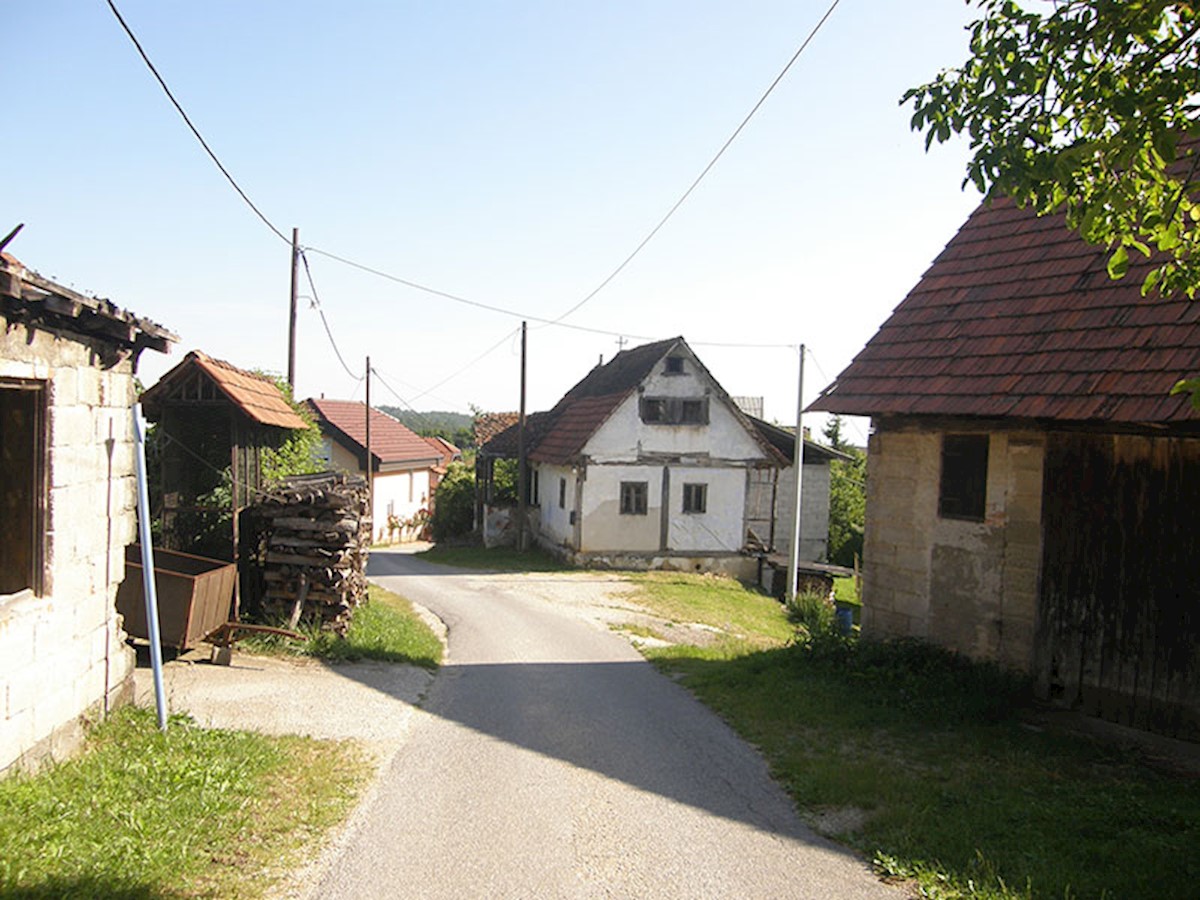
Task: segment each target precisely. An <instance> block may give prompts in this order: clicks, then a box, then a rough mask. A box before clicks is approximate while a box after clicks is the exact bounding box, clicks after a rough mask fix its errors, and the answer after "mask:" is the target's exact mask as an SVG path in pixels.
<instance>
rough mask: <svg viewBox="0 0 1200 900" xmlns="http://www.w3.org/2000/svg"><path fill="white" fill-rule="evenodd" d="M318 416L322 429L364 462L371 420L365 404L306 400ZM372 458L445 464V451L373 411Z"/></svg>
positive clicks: (379, 462) (386, 462)
mask: <svg viewBox="0 0 1200 900" xmlns="http://www.w3.org/2000/svg"><path fill="white" fill-rule="evenodd" d="M304 402H305V403H307V404H308V407H309V409H311V410H312V411H313V414H314V415H316V417H317V420H318V422H319V424H320V425H321V430H322V431H325V432H329V433H331V435H332V437H334V438H335V439H336V440H338V442H339V443H341V444H342V445H343V446H345V447H346V449H348V450H350V451H351V452H353V453H355V454H357V455H358V456H359V457H360V460H361V459H362V458H364V457H365V454H366V452H367V448H366V444H367V419H366V410H367V406H366V404H365V403H361V402H359V401H357V400H326V399H325V398H324V397H322V398H320V399H311V398H310V399H308V400H306V401H304ZM371 456H372V457H374V459H375V463H376V465H389V464H396V463H427V464H429V465H431V466H434V465H439V464H441V462H442V454H441V451H439V450H436V449H434V447H433V446H431V445H430V444H429V443H428V442H427V441H426V440H425V439H424V438H422V437H421V436H420V435H418V434H416V433H415V432H413V431H411V430H410V429H408V428H407V427H406V426H405V425H404V424H403V423H402V422H400V421H399V420H397V419H393V418H392V417H391V416H389V415H388V414H387V413H385V412H381V411H380V410H378V409H375V408H374V407H372V408H371Z"/></svg>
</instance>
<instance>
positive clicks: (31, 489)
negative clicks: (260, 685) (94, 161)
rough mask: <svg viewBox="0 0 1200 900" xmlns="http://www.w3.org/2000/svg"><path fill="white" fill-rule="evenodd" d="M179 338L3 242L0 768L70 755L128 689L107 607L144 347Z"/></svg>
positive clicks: (131, 505)
mask: <svg viewBox="0 0 1200 900" xmlns="http://www.w3.org/2000/svg"><path fill="white" fill-rule="evenodd" d="M176 340H178V338H177V337H176V336H175V335H174V334H172V333H171V332H170V331H168V330H167V329H165V328H163V327H162V326H161V325H158V324H156V323H154V322H152V321H150V320H149V319H145V318H143V317H141V316H137V315H135V314H133V313H130V312H128V311H126V310H123V309H121V308H119V307H117V306H116V305H115V304H113V303H112V302H110V301H109V300H105V299H101V298H98V297H92V296H88V295H85V294H81V293H79V292H77V291H74V290H72V289H70V288H68V287H65V286H63V285H60V284H56V283H54V282H53V281H50V280H49V279H47V278H44V277H42V276H40V275H38V274H37V273H36V272H33V271H30V270H29V269H27V268H26V267H25V266H23V265H22V264H21V263H20V262H18V261H17V260H16V259H14V258H13V257H12V256H9V255H8V254H0V484H2V485H3V488H4V489H3V490H2V491H0V684H3V685H4V692H3V697H4V703H3V704H2V705H0V772H2V771H5V770H8V769H11V768H12V767H14V766H22V767H32V766H35V765H36V764H38V763H39V762H40V761H42V760H44V759H46V758H55V759H61V758H63V757H65V756H67V755H69V754H70V753H71V752H72V751H73V749H74V748H75V747H76V746H77V745H78V743H79V741H80V740H81V739H82V734H83V722H84V720H85V718H91V719H94V718H96V717H97V716H102V715H104V714H106V713H107V712H108V710H110V709H111V708H113V707H114V706H116V705H118V704H120V703H123V702H126V701H128V700H130V699H132V684H133V682H132V675H133V668H134V656H133V651H132V650H131V649H130V648H128V647H126V645H125V632H124V630H123V629H122V625H121V617H120V616H119V615H118V614H117V612H116V609H115V598H116V592H117V586H118V585H119V584H120V583H121V580H122V578H123V577H124V574H125V546H126V544H128V543H129V542H131V541H132V540H133V538H134V535H135V533H136V530H137V516H136V513H135V500H136V487H135V474H134V471H135V470H134V434H133V417H132V414H131V408H132V406H133V399H134V373H135V372H136V371H137V361H138V357H139V355H140V354H141V352H142V351H143V350H145V349H152V350H155V351H158V352H163V353H165V352H167V350H168V349H169V348H170V345H171V344H172V343H173V342H175V341H176Z"/></svg>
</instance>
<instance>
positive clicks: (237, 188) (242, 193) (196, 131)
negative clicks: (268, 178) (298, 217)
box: [108, 0, 291, 244]
mask: <svg viewBox="0 0 1200 900" xmlns="http://www.w3.org/2000/svg"><path fill="white" fill-rule="evenodd" d="M108 8H109V9H111V10H112V13H113V15H114V16H116V17H117V21H118V22H120V23H121V27H122V28H123V29H124V30H125V33H126V34H127V35H129V40H131V41H133V46H134V47H136V48H137V52H138V54H139V55H140V56H141V57H142V61H143V62H145V63H146V66H147V67H148V68H149V69H150V72H151V74H152V75H154V77H155V79H156V80H157V81H158V84H159V86H160V87H161V88H162V89H163V92H164V93H166V95H167V99H168V100H170V101H171V103H172V105H173V106H174V107H175V109H176V110H177V111H178V112H179V115H180V116H182V117H183V121H184V122H185V123H186V124H187V127H188V128H190V129H191V131H192V134H194V135H195V136H196V140H198V141H199V142H200V146H201V147H203V148H204V152H205V153H207V154H208V156H209V158H210V159H211V160H212V161H213V162H214V163H216V166H217V168H218V169H220V170H221V174H222V175H224V176H225V180H226V181H228V182H229V183H230V184H231V185H233V189H234V190H235V191H237V192H238V196H239V197H241V198H242V200H243V201H245V203H246V205H247V206H249V207H250V208H251V209H252V210H254V214H255V215H256V216H258V217H259V218H260V219H262V221H263V224H264V225H266V226H267V227H268V228H270V229H271V231H273V232H275V235H276V236H277V237H278V238H279V239H280V240H281V241H283V242H284V243H285V244H290V243H291V240H289V239H288V238H287V237H285V236H284V233H283V232H282V231H280V230H279V229H278V228H276V227H275V226H274V225H273V224H272V223H271V220H270V219H268V218H267V217H266V216H265V215H264V214H263V211H262V210H261V209H259V208H258V207H257V206H255V205H254V201H252V200H251V199H250V198H249V197H248V196H247V195H246V192H245V191H243V190H242V188H241V185H239V184H238V183H237V181H235V180H234V177H233V176H232V175H230V174H229V170H228V169H226V168H225V166H224V165H223V164H222V163H221V160H220V159H218V158H217V154H216V153H214V152H213V149H212V147H210V146H208V141H206V140H205V139H204V135H202V134H201V133H200V129H198V128H197V127H196V126H195V125H193V124H192V120H191V119H190V118H188V114H187V113H186V112H185V111H184V109H183V107H182V106H181V105H180V103H179V101H178V100H176V99H175V95H174V94H173V93H171V89H170V88H169V87H168V86H167V82H166V81H165V80H164V79H163V77H162V75H160V74H159V73H158V69H156V68H155V67H154V63H152V62H150V57H149V56H147V55H146V51H145V50H143V49H142V44H141V42H140V41H139V40H138V39H137V35H135V34H134V33H133V29H131V28H130V27H129V25H128V24H127V23H126V21H125V18H124V17H123V16H122V15H121V12H120V10H118V9H117V7H116V4H115V3H113V0H108Z"/></svg>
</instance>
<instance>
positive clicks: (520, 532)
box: [517, 322, 528, 550]
mask: <svg viewBox="0 0 1200 900" xmlns="http://www.w3.org/2000/svg"><path fill="white" fill-rule="evenodd" d="M525 332H526V328H525V323H524V322H522V323H521V411H520V413H519V416H518V418H517V549H518V550H524V549H525V517H526V515H527V514H528V510H527V508H526V502H525Z"/></svg>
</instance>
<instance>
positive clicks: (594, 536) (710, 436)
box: [480, 338, 828, 577]
mask: <svg viewBox="0 0 1200 900" xmlns="http://www.w3.org/2000/svg"><path fill="white" fill-rule="evenodd" d="M764 426H765V423H762V422H761V421H758V420H754V419H751V418H750V417H749V416H747V415H746V414H745V413H743V412H742V411H741V410H740V409H739V408H738V406H737V404H735V403H734V402H733V400H732V399H731V398H730V396H729V395H728V394H727V393H726V392H725V390H724V389H723V388H722V387H721V385H720V384H718V383H717V381H716V379H715V378H713V376H712V375H711V374H710V373H709V371H708V370H707V369H706V368H705V367H704V365H703V363H701V362H700V360H699V358H698V357H697V356H696V355H695V353H694V352H693V351H692V350H691V348H690V347H689V346H688V345H687V343H686V342H685V341H684V340H683V338H672V339H670V340H666V341H660V342H657V343H653V344H647V345H644V346H642V347H636V348H633V349H630V350H625V351H622V352H621V353H619V354H617V356H615V357H614V358H613V359H612V360H611V361H610V362H609V363H608V364H606V365H599V366H597V367H596V368H594V369H593V370H592V371H591V372H590V373H589V374H588V375H587V376H586V377H585V378H584V379H583V380H582V381H580V382H579V383H578V384H577V385H575V387H573V388H572V389H571V390H570V391H568V392H567V394H566V395H565V396H564V397H563V398H562V400H560V401H559V402H558V404H557V405H555V407H554V408H553V409H552V410H550V411H549V412H545V413H536V414H534V415H533V416H530V417H529V419H528V422H527V428H526V443H527V447H528V449H527V456H528V461H529V479H528V481H529V491H528V494H529V496H528V499H529V501H530V504H531V506H532V507H533V509H534V511H533V514H532V515H531V516H530V527H531V530H532V533H533V535H534V538H535V539H536V540H537V542H538V543H540V544H541V545H543V546H545V547H546V548H548V549H550V550H552V551H554V552H556V553H558V554H560V555H563V556H564V557H566V558H568V559H570V560H572V561H574V562H578V563H590V564H599V565H618V566H628V567H638V566H647V567H671V568H689V569H702V570H718V571H725V572H728V573H730V574H735V575H738V576H741V577H749V576H750V575H751V574H752V573H753V571H754V568H755V566H756V560H755V559H753V558H752V557H751V556H749V555H748V554H747V552H746V551H748V550H749V549H751V548H762V549H770V548H772V547H777V546H778V539H779V538H782V537H783V535H782V534H779V533H778V532H781V531H786V530H787V528H786V527H784V528H780V527H779V523H778V522H777V521H776V512H777V507H778V504H777V502H776V498H777V494H778V479H779V473H780V470H781V469H784V468H786V467H788V466H789V464H790V458H789V456H788V455H787V453H786V452H785V451H784V450H783V449H781V447H780V446H777V444H780V443H781V442H782V440H783V439H782V438H779V437H778V435H776V438H777V439H776V440H775V441H773V440H772V438H771V436H769V435H768V434H767V433H766V432H765V431H764ZM765 427H766V428H769V427H770V426H765ZM775 431H776V432H778V433H779V435H784V436H786V438H787V439H789V440H790V439H792V438H791V435H790V434H787V433H786V432H782V431H781V430H779V429H775ZM516 444H517V428H516V426H513V427H510V428H508V429H507V430H506V431H504V432H501V433H500V434H499V435H497V436H496V437H494V438H493V439H492V440H491V441H489V442H488V443H487V444H486V445H485V446H484V447H483V448H481V452H480V459H481V464H480V473H481V481H482V482H483V484H482V490H483V493H484V495H485V496H487V494H488V491H489V484H488V482H489V477H490V472H491V467H492V466H493V464H494V460H495V459H497V458H505V457H508V458H512V457H514V456H515V455H516ZM825 465H826V467H827V465H828V460H827V459H826V460H825ZM806 481H807V477H806ZM825 498H826V499H825V515H824V518H823V520H822V522H821V524H820V525H819V526H818V527H819V529H820V530H821V531H822V532H823V531H824V530H826V529H827V523H828V481H827V480H826V487H825ZM805 505H806V511H807V508H808V504H807V503H806V504H805ZM490 521H491V520H490V519H489V518H488V517H486V516H485V518H484V522H485V530H486V529H487V526H488V523H489V522H490ZM492 524H493V525H494V523H492ZM488 537H489V535H487V534H485V539H486V538H488ZM817 552H818V554H819V555H823V553H824V544H823V543H822V544H821V547H820V548H819V549H818V550H817ZM814 558H815V557H814Z"/></svg>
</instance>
